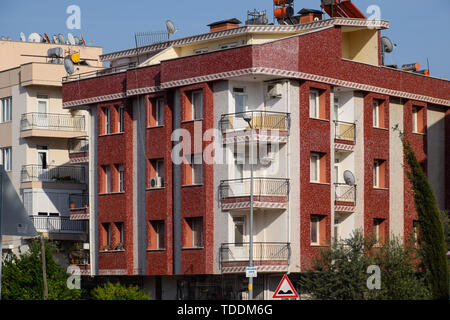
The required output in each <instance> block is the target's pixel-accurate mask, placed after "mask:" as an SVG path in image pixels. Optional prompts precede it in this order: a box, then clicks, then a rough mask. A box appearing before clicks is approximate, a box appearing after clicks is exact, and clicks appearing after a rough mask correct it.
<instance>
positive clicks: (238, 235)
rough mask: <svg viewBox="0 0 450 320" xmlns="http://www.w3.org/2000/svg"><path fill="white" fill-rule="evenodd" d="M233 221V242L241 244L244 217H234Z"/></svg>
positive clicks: (237, 244) (242, 241) (242, 242)
mask: <svg viewBox="0 0 450 320" xmlns="http://www.w3.org/2000/svg"><path fill="white" fill-rule="evenodd" d="M233 223H234V244H235V245H236V246H243V244H244V230H245V218H244V217H234V218H233Z"/></svg>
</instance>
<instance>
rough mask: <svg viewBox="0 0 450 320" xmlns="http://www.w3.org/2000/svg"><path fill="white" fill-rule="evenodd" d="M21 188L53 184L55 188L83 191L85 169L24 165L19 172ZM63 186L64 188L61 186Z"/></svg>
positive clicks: (79, 167) (78, 167)
mask: <svg viewBox="0 0 450 320" xmlns="http://www.w3.org/2000/svg"><path fill="white" fill-rule="evenodd" d="M21 182H22V188H23V189H27V188H42V187H43V185H42V184H43V183H45V184H47V185H46V187H51V185H52V184H55V185H54V187H55V188H59V189H61V188H63V187H64V189H77V190H78V189H84V188H85V187H86V185H85V183H86V178H85V168H84V167H82V166H39V165H25V166H23V167H22V171H21ZM62 184H64V186H62Z"/></svg>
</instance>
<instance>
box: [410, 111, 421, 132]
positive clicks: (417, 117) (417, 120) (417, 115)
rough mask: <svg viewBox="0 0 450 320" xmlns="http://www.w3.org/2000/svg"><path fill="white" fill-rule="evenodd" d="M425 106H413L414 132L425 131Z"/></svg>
mask: <svg viewBox="0 0 450 320" xmlns="http://www.w3.org/2000/svg"><path fill="white" fill-rule="evenodd" d="M423 114H424V112H423V108H421V107H417V106H414V107H413V108H412V132H413V133H423V132H424V118H423Z"/></svg>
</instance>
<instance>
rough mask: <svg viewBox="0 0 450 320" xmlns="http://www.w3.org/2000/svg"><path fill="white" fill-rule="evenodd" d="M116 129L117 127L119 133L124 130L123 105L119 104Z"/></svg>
mask: <svg viewBox="0 0 450 320" xmlns="http://www.w3.org/2000/svg"><path fill="white" fill-rule="evenodd" d="M117 111H118V116H119V117H118V118H119V119H118V120H119V123H118V129H119V133H123V132H125V107H124V106H120V107H119V108H118V109H117Z"/></svg>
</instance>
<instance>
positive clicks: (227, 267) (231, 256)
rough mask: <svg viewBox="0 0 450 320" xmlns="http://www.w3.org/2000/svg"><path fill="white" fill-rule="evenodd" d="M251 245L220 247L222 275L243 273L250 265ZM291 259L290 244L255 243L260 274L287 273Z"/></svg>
mask: <svg viewBox="0 0 450 320" xmlns="http://www.w3.org/2000/svg"><path fill="white" fill-rule="evenodd" d="M249 248H250V244H249V243H224V244H222V246H221V247H220V262H221V269H222V273H243V272H245V269H246V267H248V265H249ZM290 257H291V245H290V244H289V243H275V242H255V243H253V262H254V266H255V267H257V269H258V272H260V273H264V272H287V271H288V266H289V259H290Z"/></svg>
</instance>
